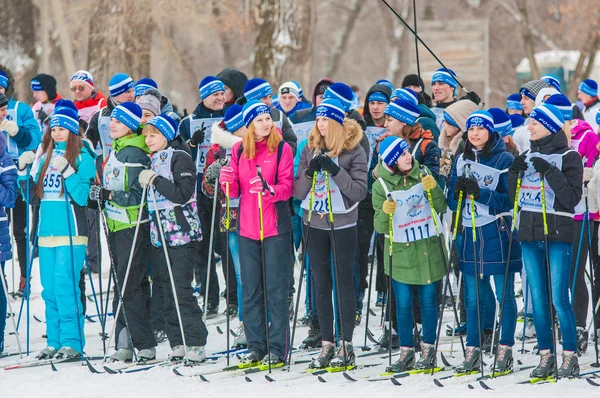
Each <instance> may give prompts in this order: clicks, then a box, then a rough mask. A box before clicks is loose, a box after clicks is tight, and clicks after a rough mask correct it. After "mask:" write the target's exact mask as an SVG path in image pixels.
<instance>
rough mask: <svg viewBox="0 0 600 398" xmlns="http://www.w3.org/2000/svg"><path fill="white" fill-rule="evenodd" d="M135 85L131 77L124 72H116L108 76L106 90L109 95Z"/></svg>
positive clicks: (125, 90)
mask: <svg viewBox="0 0 600 398" xmlns="http://www.w3.org/2000/svg"><path fill="white" fill-rule="evenodd" d="M133 86H135V82H134V81H133V79H132V78H131V77H130V76H129V75H128V74H126V73H117V74H116V75H114V76H113V77H111V78H110V81H109V82H108V91H110V95H111V97H113V98H114V97H116V96H117V95H121V94H123V93H125V92H127V91H129V90H131V89H132V88H133Z"/></svg>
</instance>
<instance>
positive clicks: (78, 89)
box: [71, 86, 85, 93]
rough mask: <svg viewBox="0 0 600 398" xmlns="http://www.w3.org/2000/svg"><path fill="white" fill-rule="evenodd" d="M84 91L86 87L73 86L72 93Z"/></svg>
mask: <svg viewBox="0 0 600 398" xmlns="http://www.w3.org/2000/svg"><path fill="white" fill-rule="evenodd" d="M83 90H85V86H73V87H71V92H73V93H74V92H75V91H79V92H81V91H83Z"/></svg>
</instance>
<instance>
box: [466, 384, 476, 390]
mask: <svg viewBox="0 0 600 398" xmlns="http://www.w3.org/2000/svg"><path fill="white" fill-rule="evenodd" d="M467 387H469V390H474V389H475V387H473V386H472V385H471V384H468V385H467Z"/></svg>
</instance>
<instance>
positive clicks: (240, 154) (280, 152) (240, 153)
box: [238, 140, 285, 184]
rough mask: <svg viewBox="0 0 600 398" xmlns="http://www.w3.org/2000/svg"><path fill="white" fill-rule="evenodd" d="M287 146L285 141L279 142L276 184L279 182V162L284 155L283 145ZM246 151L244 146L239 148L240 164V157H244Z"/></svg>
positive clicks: (241, 145)
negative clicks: (243, 153)
mask: <svg viewBox="0 0 600 398" xmlns="http://www.w3.org/2000/svg"><path fill="white" fill-rule="evenodd" d="M284 144H285V141H284V140H281V142H279V145H278V146H277V166H276V167H275V184H277V182H278V181H279V161H280V160H281V154H282V153H283V145H284ZM243 151H244V148H243V144H240V147H239V148H238V162H239V160H240V156H242V152H243Z"/></svg>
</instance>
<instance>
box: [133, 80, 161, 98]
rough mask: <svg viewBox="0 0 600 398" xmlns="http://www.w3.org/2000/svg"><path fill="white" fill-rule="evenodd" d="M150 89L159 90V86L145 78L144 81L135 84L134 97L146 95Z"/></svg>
mask: <svg viewBox="0 0 600 398" xmlns="http://www.w3.org/2000/svg"><path fill="white" fill-rule="evenodd" d="M149 88H153V89H156V90H158V84H157V83H156V82H155V81H154V80H152V79H150V78H149V77H144V78H143V79H140V80H138V81H137V83H136V84H135V86H134V88H133V95H134V96H135V97H139V96H141V95H144V93H145V92H146V90H148V89H149Z"/></svg>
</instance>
